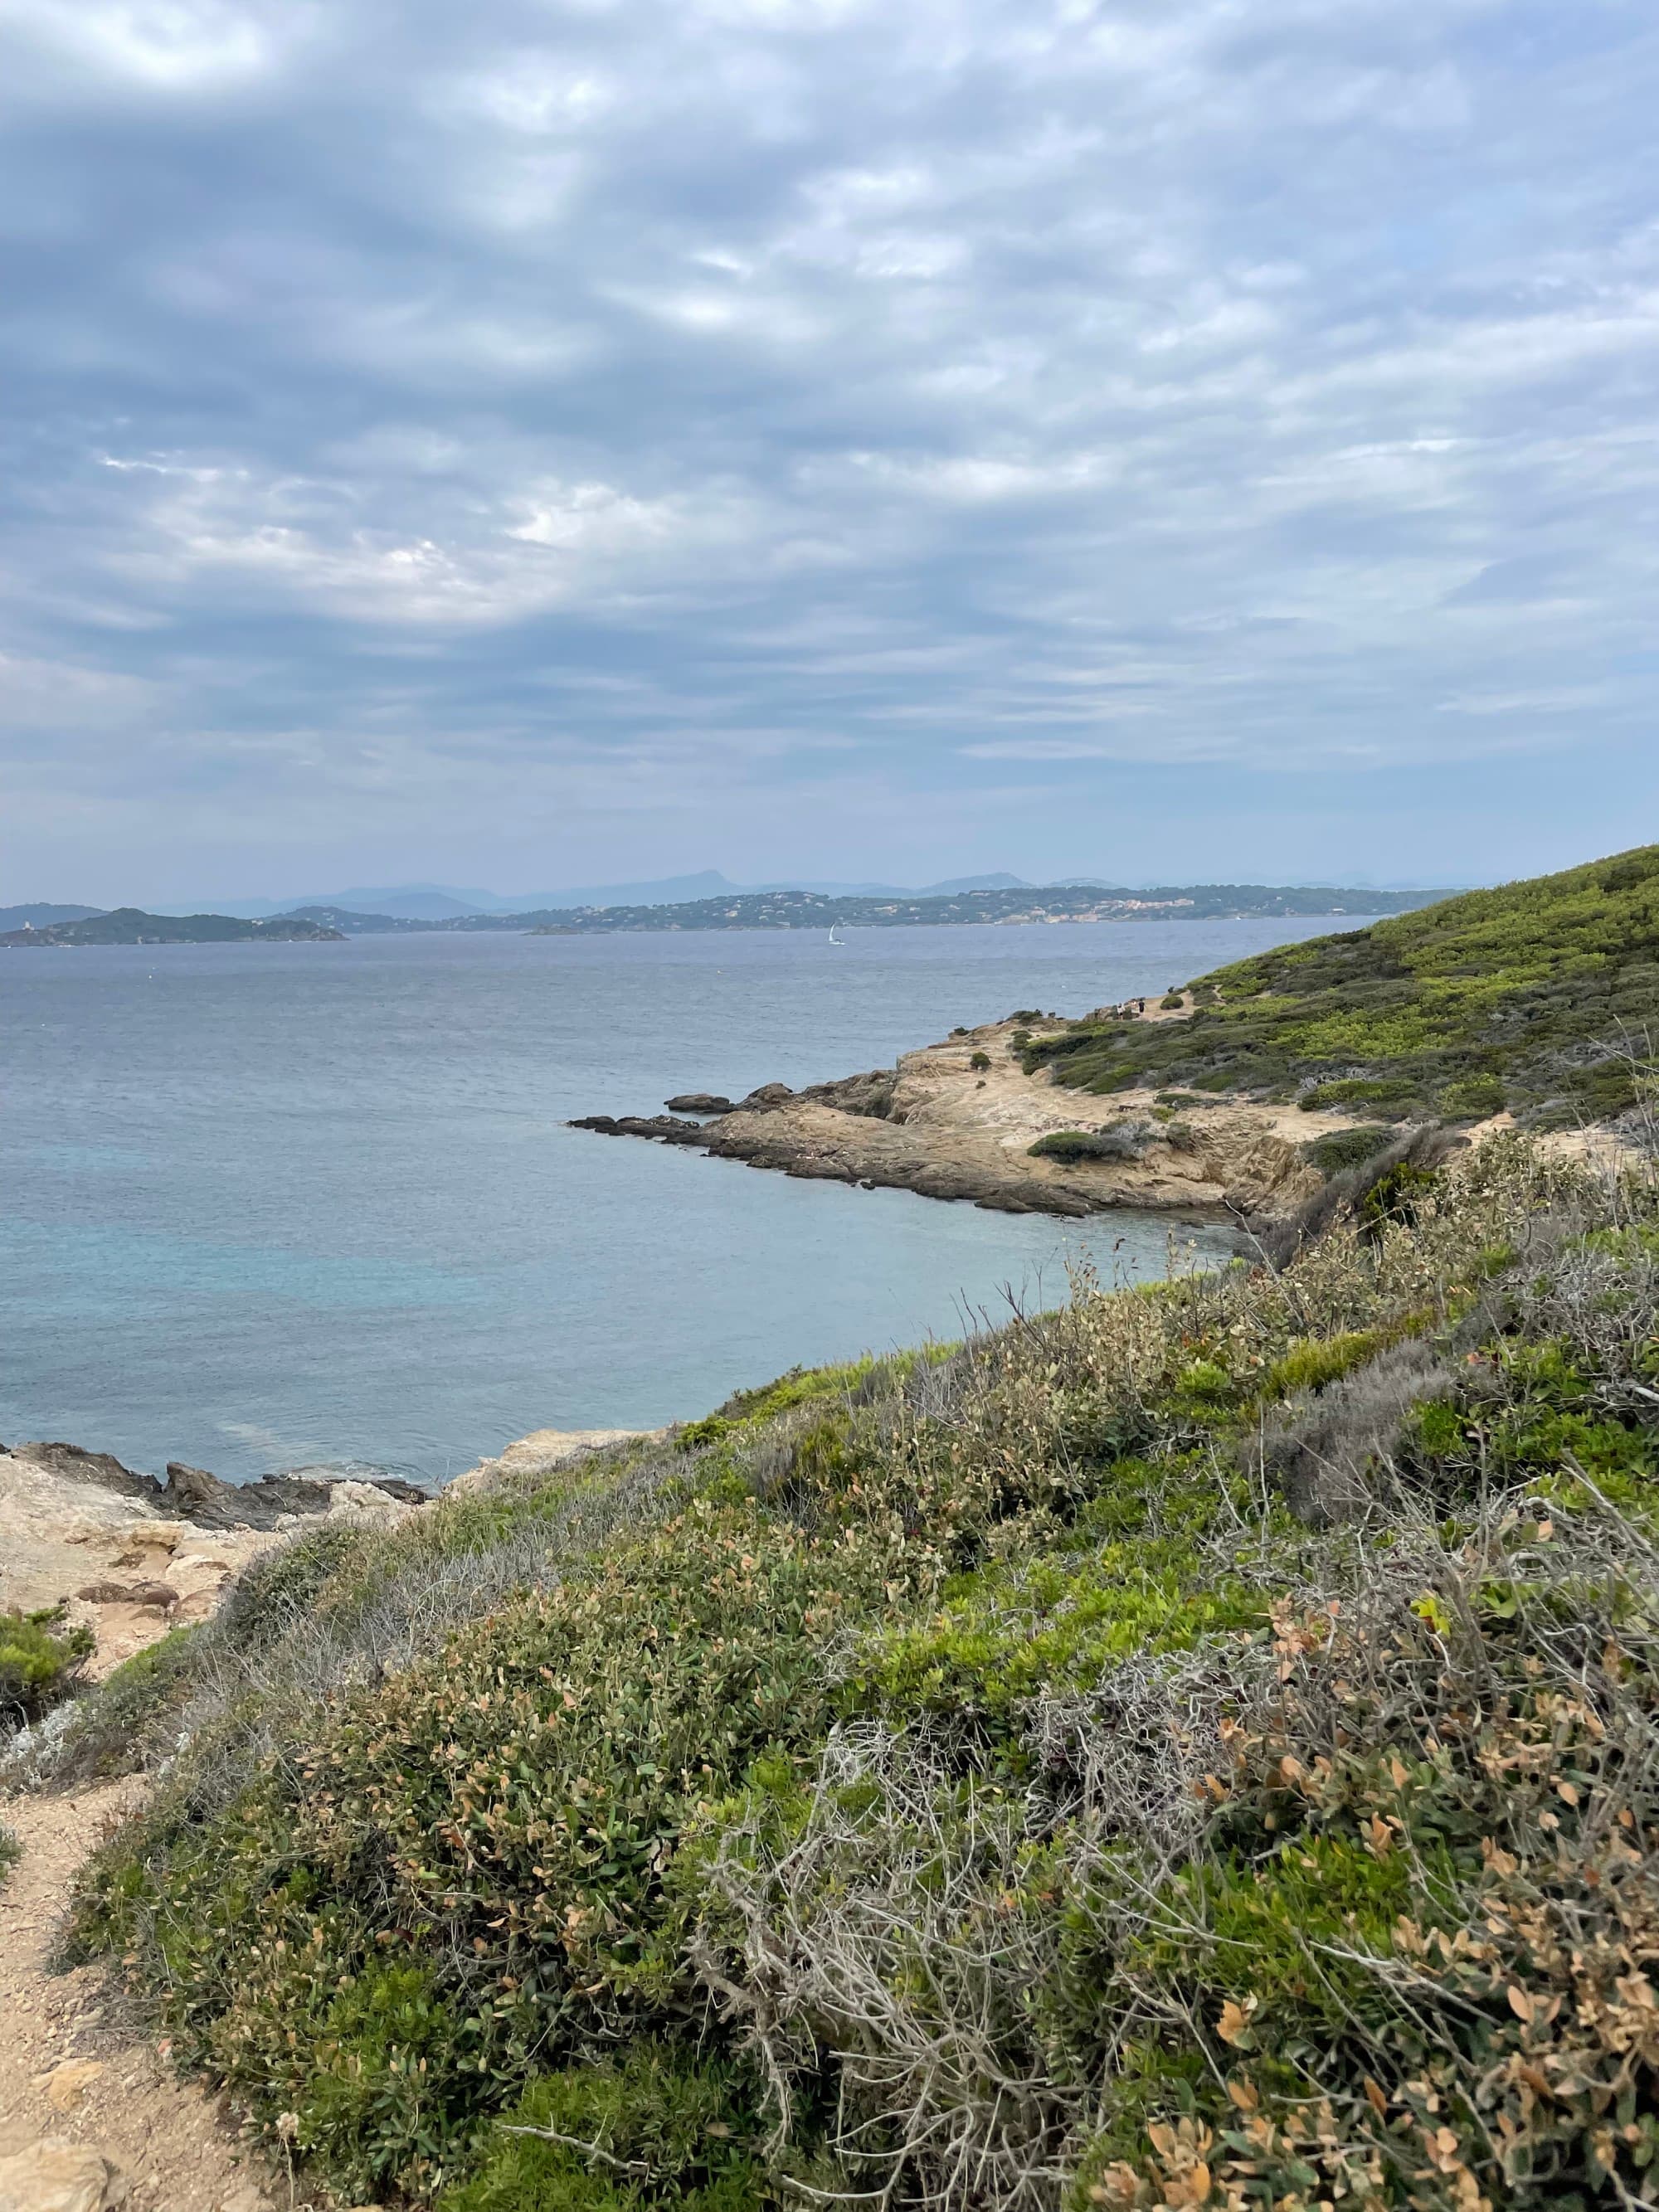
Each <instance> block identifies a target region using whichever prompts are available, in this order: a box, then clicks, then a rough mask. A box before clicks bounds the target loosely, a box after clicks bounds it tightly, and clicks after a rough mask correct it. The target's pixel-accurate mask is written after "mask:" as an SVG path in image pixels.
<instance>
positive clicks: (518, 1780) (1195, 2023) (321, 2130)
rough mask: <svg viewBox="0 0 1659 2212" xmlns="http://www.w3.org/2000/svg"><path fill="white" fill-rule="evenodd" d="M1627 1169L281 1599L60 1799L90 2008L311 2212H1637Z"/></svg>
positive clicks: (1645, 1416) (898, 1368)
mask: <svg viewBox="0 0 1659 2212" xmlns="http://www.w3.org/2000/svg"><path fill="white" fill-rule="evenodd" d="M1434 1158H1439V1159H1440V1160H1441V1161H1442V1163H1443V1164H1440V1165H1438V1166H1436V1165H1433V1164H1421V1163H1422V1162H1425V1161H1431V1160H1433V1159H1434ZM1632 1162H1633V1164H1632V1167H1631V1168H1630V1169H1629V1170H1627V1171H1626V1172H1624V1173H1621V1174H1619V1175H1613V1174H1611V1173H1608V1174H1600V1173H1592V1172H1591V1171H1590V1170H1589V1169H1588V1168H1586V1167H1584V1166H1583V1165H1577V1164H1571V1163H1569V1162H1565V1161H1562V1160H1560V1159H1551V1158H1545V1157H1543V1156H1542V1155H1541V1154H1540V1153H1539V1152H1536V1151H1535V1150H1534V1149H1533V1148H1532V1146H1530V1145H1529V1143H1528V1141H1527V1140H1526V1139H1522V1138H1520V1137H1515V1136H1508V1137H1501V1136H1500V1137H1498V1138H1496V1139H1492V1140H1490V1141H1488V1142H1487V1143H1486V1144H1484V1145H1482V1146H1480V1147H1479V1148H1478V1149H1474V1150H1470V1149H1468V1148H1465V1149H1464V1150H1463V1151H1462V1152H1450V1153H1449V1154H1448V1153H1447V1152H1445V1150H1444V1148H1443V1147H1442V1148H1441V1150H1440V1151H1439V1152H1421V1153H1420V1154H1413V1158H1412V1159H1411V1160H1410V1161H1407V1160H1406V1159H1405V1158H1404V1156H1403V1155H1402V1153H1401V1147H1400V1146H1398V1145H1393V1146H1389V1149H1388V1150H1386V1151H1384V1152H1381V1153H1378V1154H1376V1155H1375V1156H1374V1158H1373V1161H1372V1163H1371V1164H1370V1166H1366V1165H1364V1164H1362V1165H1360V1166H1358V1167H1357V1168H1350V1169H1349V1170H1347V1171H1346V1174H1345V1175H1344V1176H1342V1177H1340V1179H1339V1180H1338V1181H1337V1182H1334V1183H1333V1184H1332V1185H1331V1186H1330V1188H1331V1189H1332V1190H1333V1191H1334V1192H1336V1193H1337V1194H1338V1198H1339V1199H1340V1203H1337V1204H1334V1205H1331V1204H1325V1205H1322V1206H1316V1207H1314V1208H1312V1209H1310V1212H1309V1214H1308V1216H1307V1218H1305V1219H1304V1221H1303V1222H1302V1224H1301V1225H1299V1228H1298V1231H1297V1235H1296V1236H1295V1237H1292V1238H1290V1239H1289V1240H1288V1242H1287V1245H1286V1249H1292V1250H1293V1256H1291V1257H1290V1258H1289V1259H1288V1260H1285V1261H1279V1262H1278V1263H1276V1264H1275V1265H1273V1266H1267V1265H1262V1266H1259V1267H1250V1266H1248V1265H1244V1264H1239V1265H1236V1266H1233V1267H1230V1268H1227V1269H1225V1270H1224V1271H1222V1272H1219V1273H1200V1274H1194V1275H1190V1276H1187V1277H1183V1278H1180V1279H1172V1280H1170V1281H1168V1282H1164V1283H1159V1284H1157V1285H1150V1286H1146V1287H1143V1288H1140V1289H1138V1290H1136V1291H1129V1292H1118V1293H1108V1292H1105V1291H1103V1290H1102V1289H1101V1288H1100V1287H1099V1286H1098V1285H1097V1284H1095V1283H1094V1282H1093V1281H1091V1279H1088V1278H1087V1277H1081V1278H1079V1280H1078V1281H1077V1283H1076V1285H1074V1294H1073V1298H1072V1300H1071V1302H1070V1304H1068V1305H1067V1306H1066V1307H1065V1308H1064V1309H1063V1310H1060V1311H1059V1312H1056V1313H1054V1314H1049V1315H1042V1316H1029V1315H1018V1316H1016V1317H1015V1319H1014V1320H1013V1321H1012V1323H1011V1324H1010V1325H1009V1326H1008V1327H1007V1328H1004V1329H1002V1330H1001V1331H1000V1332H996V1333H989V1334H983V1335H980V1336H976V1337H975V1338H973V1339H971V1340H969V1341H967V1342H966V1343H963V1344H962V1345H960V1346H956V1347H951V1348H945V1347H938V1348H935V1349H934V1350H933V1352H930V1353H929V1354H928V1355H927V1356H926V1357H911V1358H900V1359H876V1360H868V1361H864V1362H860V1363H858V1364H856V1365H854V1366H853V1367H850V1368H840V1369H836V1370H823V1371H820V1372H805V1373H795V1374H792V1375H790V1376H785V1377H783V1378H781V1381H780V1382H779V1383H777V1384H775V1385H773V1386H770V1387H769V1389H767V1390H765V1391H763V1392H759V1393H751V1394H747V1395H744V1396H741V1397H739V1398H738V1399H734V1400H732V1401H728V1403H727V1404H726V1406H724V1407H721V1408H720V1409H719V1410H718V1412H717V1413H715V1414H714V1416H712V1417H710V1419H708V1420H706V1421H704V1422H701V1423H698V1424H696V1425H692V1426H691V1427H689V1428H686V1429H682V1430H681V1431H678V1433H676V1434H673V1435H671V1437H668V1438H667V1439H665V1440H663V1441H661V1442H653V1443H635V1444H633V1445H631V1446H629V1447H627V1448H624V1449H614V1450H611V1451H609V1452H606V1453H600V1454H597V1455H593V1456H592V1457H591V1458H589V1459H588V1460H587V1461H586V1462H582V1463H581V1464H580V1465H578V1466H577V1467H575V1468H571V1469H568V1470H566V1471H564V1472H562V1473H561V1474H557V1475H540V1476H532V1475H526V1476H520V1477H513V1478H508V1479H504V1480H501V1482H499V1483H498V1485H497V1486H495V1487H493V1488H490V1489H486V1490H483V1491H482V1492H472V1493H471V1494H469V1495H467V1496H465V1497H459V1496H458V1497H455V1498H451V1499H448V1500H445V1501H441V1502H440V1503H439V1504H437V1505H436V1506H435V1507H434V1508H432V1509H430V1510H428V1511H426V1512H423V1513H422V1514H419V1515H417V1516H414V1517H413V1518H412V1519H411V1520H410V1521H409V1522H405V1523H404V1525H403V1526H402V1527H401V1528H398V1529H397V1530H395V1531H393V1532H391V1533H382V1534H375V1533H372V1532H364V1531H358V1530H353V1529H343V1528H338V1527H325V1526H323V1527H319V1528H315V1529H313V1530H312V1531H311V1532H309V1533H307V1534H303V1535H301V1537H299V1538H298V1539H297V1540H296V1541H294V1542H292V1543H290V1544H289V1545H287V1546H285V1547H282V1548H280V1549H279V1550H277V1551H276V1552H274V1553H270V1554H268V1555H267V1556H266V1557H265V1558H264V1559H261V1560H260V1561H259V1562H258V1563H257V1564H256V1565H255V1566H254V1568H253V1569H252V1571H250V1572H249V1573H248V1575H247V1576H246V1577H245V1578H244V1580H243V1582H242V1583H241V1584H240V1586H239V1587H238V1589H237V1590H236V1592H235V1594H234V1596H233V1598H232V1599H231V1601H229V1603H228V1605H227V1606H226V1607H224V1609H223V1610H222V1612H221V1613H219V1614H218V1615H217V1616H216V1619H215V1620H213V1621H212V1622H210V1623H209V1624H207V1625H204V1626H201V1627H197V1628H195V1629H192V1630H191V1631H189V1632H185V1633H184V1634H183V1635H181V1636H179V1637H178V1638H175V1639H169V1644H168V1645H167V1646H163V1647H158V1651H159V1652H165V1654H166V1656H165V1657H160V1656H155V1655H147V1657H148V1658H149V1662H150V1672H149V1674H148V1675H147V1676H146V1679H145V1682H144V1685H143V1692H144V1694H143V1696H139V1695H137V1694H135V1685H134V1682H133V1681H131V1680H129V1681H127V1682H125V1683H124V1682H123V1680H122V1677H121V1675H120V1674H118V1675H117V1676H116V1677H115V1678H114V1679H113V1680H112V1683H111V1685H110V1686H108V1687H107V1688H106V1689H105V1690H103V1691H101V1692H95V1693H94V1695H93V1696H92V1697H91V1698H90V1699H87V1700H84V1701H82V1705H81V1706H80V1708H79V1709H78V1711H77V1717H76V1722H75V1723H74V1724H73V1725H72V1726H71V1727H70V1729H69V1730H68V1731H67V1732H65V1734H64V1735H63V1736H62V1738H61V1739H60V1743H61V1747H62V1751H63V1755H64V1758H65V1759H67V1760H68V1761H70V1764H71V1766H72V1762H73V1760H74V1758H75V1756H76V1750H75V1747H76V1742H77V1740H79V1741H80V1742H81V1743H82V1747H84V1746H85V1745H86V1744H87V1743H88V1742H89V1741H95V1742H96V1743H97V1744H98V1745H99V1747H100V1748H99V1751H98V1754H97V1756H98V1761H99V1766H100V1771H105V1772H108V1771H113V1770H114V1769H116V1768H118V1767H120V1766H123V1765H141V1766H142V1765H148V1766H149V1767H150V1768H151V1769H152V1770H153V1771H154V1775H155V1782H154V1787H153V1790H152V1793H151V1796H150V1799H149V1805H148V1807H147V1809H146V1810H145V1811H144V1812H143V1814H141V1815H140V1816H139V1817H138V1818H137V1820H136V1821H134V1822H132V1823H131V1824H130V1825H128V1826H126V1827H125V1828H124V1829H122V1830H120V1831H118V1832H117V1833H116V1834H115V1835H114V1836H113V1837H112V1838H111V1840H110V1841H109V1842H108V1843H107V1844H106V1845H105V1847H104V1848H103V1850H101V1852H100V1854H99V1856H98V1857H97V1858H96V1859H95V1861H94V1863H93V1866H92V1868H91V1870H90V1872H89V1874H88V1876H87V1878H86V1879H85V1881H84V1882H83V1885H82V1890H81V1893H80V1895H79V1899H78V1902H77V1905H76V1923H75V1925H76V1937H75V1940H76V1943H77V1944H78V1946H79V1947H80V1948H81V1950H82V1953H84V1954H108V1955H110V1956H112V1958H114V1959H116V1960H121V1961H123V1962H124V1971H125V1972H126V1973H127V1974H128V1976H129V1977H130V1978H131V1982H132V1984H133V1986H134V1988H135V1990H136V1991H137V1993H139V1994H140V1995H141V1996H143V1997H144V1998H145V1999H147V2000H148V2002H150V2003H151V2004H152V2005H153V2006H154V2007H155V2008H156V2011H157V2014H158V2015H159V2016H160V2018H161V2021H164V2022H165V2026H166V2032H167V2034H168V2036H169V2037H170V2039H171V2040H172V2045H173V2051H174V2052H175V2055H176V2056H177V2057H179V2059H180V2060H181V2061H182V2062H184V2063H188V2064H191V2065H194V2066H197V2067H201V2068H203V2069H206V2070H207V2071H208V2072H209V2073H210V2074H211V2075H213V2076H215V2077H216V2078H217V2079H218V2080H220V2081H222V2082H223V2083H224V2084H225V2085H226V2086H227V2087H228V2090H229V2092H230V2093H231V2095H232V2096H233V2098H234V2100H236V2101H237V2103H239V2104H240V2106H242V2107H243V2108H245V2109H246V2111H247V2112H249V2113H250V2114H251V2115H252V2117H253V2118H254V2119H255V2121H256V2122H257V2123H258V2124H259V2125H260V2126H262V2127H263V2128H264V2129H265V2130H268V2131H269V2132H270V2134H271V2135H272V2136H274V2137H275V2138H276V2139H278V2140H280V2141H281V2142H283V2144H284V2145H286V2146H287V2148H288V2150H289V2153H290V2154H292V2155H293V2156H294V2157H295V2159H296V2160H302V2161H305V2162H306V2163H307V2170H308V2171H309V2172H311V2173H313V2175H315V2176H317V2177H318V2178H319V2180H321V2181H324V2182H326V2183H328V2184H329V2185H331V2186H332V2187H333V2188H334V2189H335V2190H337V2191H338V2192H339V2201H340V2202H342V2203H353V2202H357V2201H360V2200H362V2199H363V2198H365V2197H369V2196H371V2195H372V2196H373V2197H374V2198H375V2199H376V2200H377V2201H378V2202H380V2203H388V2202H391V2201H392V2200H393V2199H394V2198H397V2199H403V2200H406V2201H408V2202H410V2203H415V2204H422V2205H427V2204H441V2205H442V2206H444V2207H445V2208H446V2212H532V2208H534V2209H535V2212H552V2208H558V2212H646V2208H652V2207H656V2206H659V2205H660V2206H663V2207H666V2206H667V2205H668V2204H669V2203H675V2204H681V2203H687V2202H690V2203H692V2204H694V2205H696V2207H697V2208H698V2212H750V2208H760V2207H762V2206H768V2207H770V2206H784V2205H789V2206H796V2207H811V2206H812V2205H816V2204H823V2203H860V2202H866V2201H869V2202H874V2201H878V2200H879V2201H880V2202H881V2203H884V2204H890V2205H892V2206H895V2207H898V2206H902V2205H913V2206H938V2207H945V2206H962V2207H967V2206H969V2205H973V2206H986V2207H991V2208H996V2212H1026V2208H1030V2212H1038V2208H1043V2209H1044V2212H1101V2209H1102V2208H1103V2212H1114V2208H1121V2209H1122V2212H1132V2208H1149V2212H1150V2208H1152V2207H1166V2208H1176V2207H1182V2208H1185V2207H1192V2206H1200V2205H1213V2206H1217V2207H1225V2208H1227V2209H1228V2212H1247V2208H1252V2207H1255V2206H1273V2207H1277V2208H1279V2212H1298V2208H1312V2207H1314V2206H1316V2205H1318V2204H1321V2203H1325V2204H1335V2203H1339V2202H1340V2203H1355V2204H1361V2205H1373V2206H1377V2207H1384V2206H1387V2207H1399V2208H1401V2209H1402V2212H1404V2208H1407V2207H1409V2208H1413V2212H1479V2208H1480V2207H1482V2206H1485V2207H1487V2208H1490V2212H1504V2208H1510V2207H1522V2206H1526V2207H1542V2206H1545V2205H1550V2206H1558V2205H1577V2207H1579V2208H1580V2212H1590V2209H1591V2208H1595V2212H1601V2208H1603V2207H1605V2208H1607V2212H1612V2208H1613V2207H1615V2206H1617V2207H1620V2208H1621V2212H1622V2209H1623V2208H1627V2207H1630V2206H1633V2205H1638V2204H1640V2203H1644V2202H1645V2201H1647V2198H1648V2195H1649V2193H1650V2176H1651V2172H1652V2170H1653V2166H1652V2160H1653V2159H1654V2155H1655V2153H1656V2150H1659V2118H1656V2112H1659V2098H1656V2087H1659V2002H1656V1996H1655V1986H1656V1978H1659V1885H1656V1881H1655V1871H1654V1869H1655V1863H1656V1862H1655V1858H1654V1850H1655V1845H1656V1842H1659V1687H1656V1685H1659V1667H1656V1662H1659V1571H1656V1557H1659V1553H1656V1551H1655V1549H1654V1547H1655V1544H1656V1541H1659V1426H1656V1424H1655V1421H1654V1419H1653V1411H1654V1406H1655V1403H1656V1399H1655V1386H1656V1383H1659V1349H1656V1347H1659V1191H1656V1188H1655V1183H1654V1180H1653V1177H1652V1176H1651V1174H1650V1172H1649V1171H1648V1170H1646V1169H1645V1168H1644V1167H1643V1165H1642V1164H1641V1161H1640V1159H1639V1158H1638V1157H1636V1156H1634V1155H1633V1156H1632ZM1402 1176H1409V1178H1410V1184H1409V1188H1407V1185H1406V1183H1405V1182H1403V1181H1402ZM111 1699H118V1700H123V1701H124V1702H122V1703H121V1704H120V1705H119V1706H118V1712H119V1715H120V1725H119V1726H118V1728H111V1727H110V1726H109V1725H108V1723H107V1718H106V1720H105V1721H104V1722H103V1723H100V1703H102V1702H103V1701H106V1700H111ZM181 1743H182V1745H183V1748H182V1749H181V1748H180V1746H181Z"/></svg>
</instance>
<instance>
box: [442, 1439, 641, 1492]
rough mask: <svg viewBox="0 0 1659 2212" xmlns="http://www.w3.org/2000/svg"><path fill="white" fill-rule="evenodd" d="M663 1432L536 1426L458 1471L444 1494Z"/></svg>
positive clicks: (539, 1470) (485, 1486)
mask: <svg viewBox="0 0 1659 2212" xmlns="http://www.w3.org/2000/svg"><path fill="white" fill-rule="evenodd" d="M662 1433H663V1432H662V1431H661V1430H660V1429H538V1430H536V1431H534V1433H533V1434H532V1435H530V1436H527V1437H520V1438H519V1441H518V1442H517V1443H512V1444H509V1445H508V1446H507V1449H506V1450H505V1451H504V1452H502V1453H501V1455H500V1457H499V1458H497V1459H484V1460H480V1461H479V1462H478V1464H477V1467H471V1468H468V1469H467V1471H466V1473H465V1474H458V1475H457V1476H456V1477H455V1480H453V1482H452V1483H449V1484H448V1485H447V1486H446V1488H445V1491H444V1495H445V1497H449V1496H451V1495H452V1494H453V1495H454V1496H458V1497H465V1496H466V1495H467V1493H468V1492H471V1491H477V1490H488V1489H489V1487H490V1486H491V1485H492V1484H493V1483H496V1482H501V1481H505V1480H511V1479H512V1478H513V1476H515V1475H538V1474H549V1473H550V1472H551V1471H552V1469H553V1468H557V1467H562V1466H563V1465H564V1464H565V1463H566V1462H567V1461H568V1460H572V1459H574V1458H575V1457H576V1456H577V1455H578V1454H579V1453H580V1452H584V1451H591V1450H593V1449H598V1448H599V1446H601V1445H605V1444H620V1443H627V1442H628V1440H629V1437H642V1436H652V1437H655V1436H660V1435H661V1434H662Z"/></svg>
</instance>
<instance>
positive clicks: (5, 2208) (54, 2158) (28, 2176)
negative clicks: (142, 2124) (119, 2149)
mask: <svg viewBox="0 0 1659 2212" xmlns="http://www.w3.org/2000/svg"><path fill="white" fill-rule="evenodd" d="M127 2195H128V2185H127V2182H126V2180H125V2177H124V2176H123V2174H122V2172H121V2170H120V2168H119V2167H118V2166H117V2165H116V2164H115V2163H114V2161H113V2160H111V2159H107V2158H106V2157H105V2156H104V2154H103V2153H102V2151H99V2150H94V2149H93V2148H91V2147H90V2146H89V2145H88V2144H85V2143H71V2142H58V2141H57V2140H55V2139H54V2138H52V2137H50V2136H48V2137H46V2138H45V2139H44V2140H42V2141H41V2142H36V2143H31V2144H30V2145H29V2146H28V2147H27V2148H26V2149H23V2150H20V2151H15V2152H14V2153H13V2154H11V2155H10V2156H9V2158H0V2212H114V2208H115V2207H116V2206H117V2205H121V2204H125V2203H126V2201H127Z"/></svg>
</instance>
